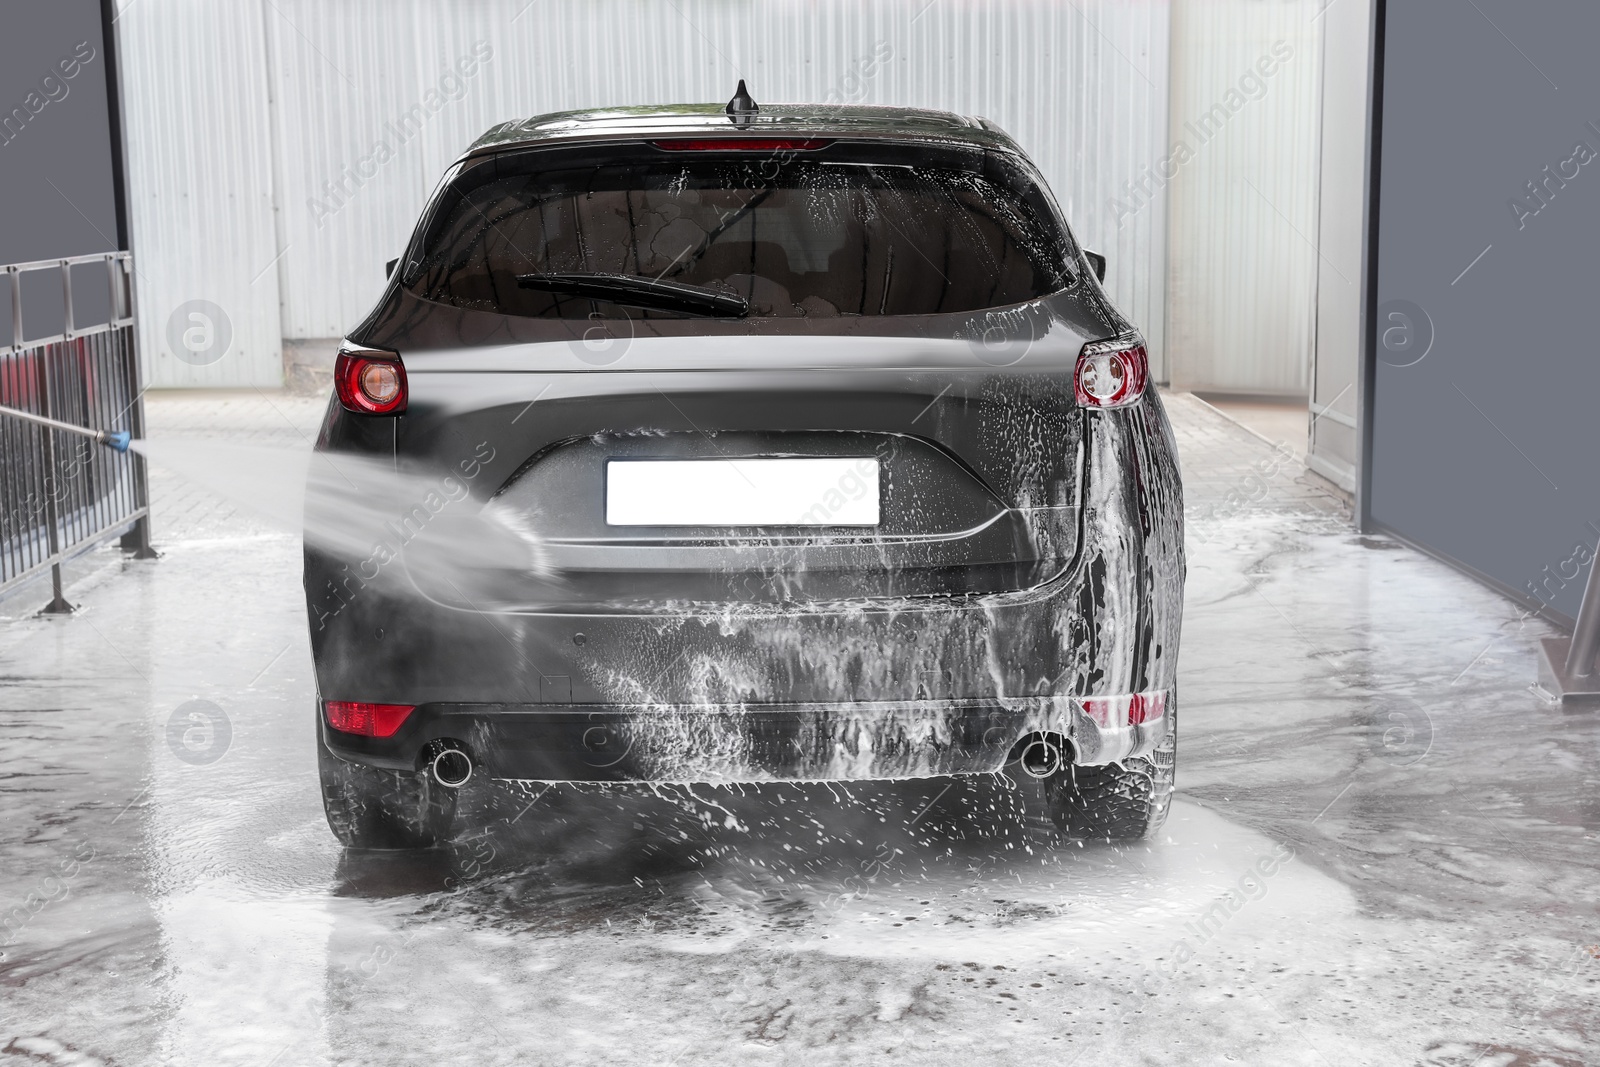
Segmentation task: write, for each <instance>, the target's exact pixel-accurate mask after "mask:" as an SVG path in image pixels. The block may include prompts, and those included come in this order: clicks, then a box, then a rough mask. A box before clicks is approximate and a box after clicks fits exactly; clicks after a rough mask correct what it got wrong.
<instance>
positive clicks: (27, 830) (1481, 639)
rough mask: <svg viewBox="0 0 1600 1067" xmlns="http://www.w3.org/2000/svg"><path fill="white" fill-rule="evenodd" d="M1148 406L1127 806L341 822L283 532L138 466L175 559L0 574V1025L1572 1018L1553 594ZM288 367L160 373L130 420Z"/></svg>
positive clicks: (935, 1046)
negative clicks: (345, 833)
mask: <svg viewBox="0 0 1600 1067" xmlns="http://www.w3.org/2000/svg"><path fill="white" fill-rule="evenodd" d="M1169 410H1170V411H1171V413H1172V416H1173V420H1174V423H1175V425H1176V427H1177V430H1178V434H1179V441H1180V449H1181V453H1182V456H1183V462H1184V468H1185V478H1186V488H1187V494H1188V510H1189V539H1190V540H1189V546H1190V570H1189V588H1188V608H1187V616H1186V620H1185V631H1184V648H1183V658H1182V681H1181V696H1182V708H1183V719H1182V723H1183V733H1182V744H1181V746H1180V757H1179V764H1178V789H1179V792H1178V799H1177V801H1176V802H1175V804H1174V809H1173V815H1172V818H1171V820H1170V821H1169V823H1168V824H1167V827H1166V829H1165V831H1164V832H1163V833H1162V834H1161V836H1160V838H1159V839H1158V840H1156V841H1151V842H1148V843H1140V844H1139V845H1137V846H1134V847H1125V848H1111V847H1103V846H1102V847H1096V846H1086V847H1082V848H1079V847H1068V848H1064V849H1063V848H1055V847H1052V846H1051V845H1050V844H1049V843H1048V841H1047V840H1046V839H1045V838H1044V836H1043V835H1041V834H1040V833H1038V831H1037V829H1036V828H1035V827H1034V826H1033V825H1032V824H1031V823H1030V822H1028V821H1027V819H1026V818H1024V817H1022V816H1023V815H1025V814H1026V812H1025V811H1021V809H1022V808H1023V807H1024V806H1025V805H1023V803H1022V802H1021V801H1019V800H1018V794H1017V793H1016V792H1015V791H1013V790H1011V789H1009V788H1007V786H1006V785H1005V783H1003V782H964V783H952V782H949V781H928V782H919V783H911V784H906V785H898V786H876V787H852V788H850V789H833V790H828V789H817V788H805V787H798V786H796V787H788V788H777V787H772V788H764V789H761V790H746V791H743V792H742V793H741V792H739V791H730V790H710V789H700V790H694V791H690V790H686V789H662V790H659V791H656V792H653V793H652V792H650V791H631V792H622V791H618V792H601V791H596V790H578V789H570V788H563V789H550V790H533V791H530V792H527V793H525V794H508V795H507V796H506V797H505V798H504V802H505V810H504V812H503V815H504V818H503V819H502V820H501V822H500V823H499V824H498V825H495V826H491V827H490V828H488V830H487V831H486V832H485V833H483V834H481V835H479V836H476V837H474V838H473V839H471V840H468V841H464V842H462V843H460V844H459V845H458V846H456V847H455V848H453V849H450V850H445V851H437V852H432V853H424V854H418V855H409V856H407V855H375V854H366V855H362V854H344V853H342V852H341V850H340V849H339V848H338V847H337V846H336V844H335V843H334V841H333V839H332V837H331V836H330V835H329V834H328V831H327V828H326V826H325V825H324V823H323V817H322V812H321V808H320V803H319V800H318V795H317V789H316V774H315V766H314V747H313V746H314V737H313V732H312V730H313V718H312V715H313V712H312V706H313V705H312V699H313V696H312V694H313V690H312V683H311V672H310V660H309V654H308V651H307V643H306V633H305V619H304V609H303V604H302V602H301V599H300V590H299V560H298V545H297V542H296V540H295V538H294V537H293V536H292V535H290V534H287V533H283V532H279V531H277V530H274V529H272V528H271V527H270V526H267V525H265V524H263V523H262V522H260V521H258V520H256V519H254V518H251V517H250V516H249V515H248V514H247V513H246V512H245V511H244V510H243V509H241V508H238V507H236V506H235V505H232V504H228V503H223V502H219V501H218V499H217V498H216V497H214V496H212V495H211V494H209V493H207V492H205V491H202V490H199V489H196V488H194V487H192V486H189V485H186V484H184V483H182V482H180V481H178V480H176V479H175V478H173V477H172V476H170V475H167V474H164V473H160V472H158V473H157V474H156V475H155V476H154V477H153V492H154V497H155V505H156V537H157V541H158V544H159V545H160V547H161V548H162V550H163V551H164V553H165V555H164V558H162V559H161V560H159V561H156V562H153V563H124V562H122V561H121V559H120V557H118V556H117V555H116V554H115V553H113V552H110V551H107V552H102V553H97V554H95V555H94V556H91V557H89V558H88V559H86V560H85V561H83V562H81V563H80V564H79V565H78V566H77V567H75V568H74V571H73V576H74V584H73V587H72V589H71V591H70V592H71V598H72V599H73V600H74V601H76V602H78V603H80V604H81V605H82V610H81V612H80V613H79V614H77V615H75V616H73V617H72V618H69V619H64V620H54V621H46V620H40V619H34V618H31V617H29V616H28V614H27V612H28V611H30V610H32V609H33V608H34V607H36V606H37V603H34V602H30V601H29V598H30V596H32V594H27V595H24V596H21V597H16V598H12V599H11V600H9V601H5V602H0V613H9V614H8V617H7V620H6V621H3V622H0V796H3V798H4V799H3V808H0V810H3V812H4V815H5V816H6V817H5V819H4V821H3V823H0V905H3V908H4V915H3V916H0V922H4V923H6V924H7V925H5V926H0V946H3V951H4V957H3V959H0V988H3V990H4V992H3V995H0V1062H3V1063H10V1062H12V1061H13V1059H14V1060H15V1062H17V1063H19V1064H21V1063H45V1064H57V1065H64V1064H156V1063H171V1064H184V1065H187V1064H199V1063H204V1064H207V1065H223V1064H254V1065H267V1064H271V1065H274V1067H288V1065H293V1064H323V1063H351V1064H369V1063H370V1064H375V1065H385V1067H392V1065H400V1064H418V1065H422V1064H428V1065H433V1064H438V1063H441V1062H443V1063H474V1064H477V1063H484V1064H495V1063H518V1064H528V1063H538V1064H569V1063H570V1064H594V1063H599V1062H606V1061H610V1060H615V1059H623V1060H625V1061H626V1062H630V1063H632V1062H637V1063H651V1064H654V1063H683V1064H689V1063H695V1064H698V1063H727V1064H750V1063H789V1062H795V1063H799V1062H806V1063H810V1062H827V1063H855V1062H866V1061H875V1062H876V1061H882V1060H894V1061H900V1062H906V1063H913V1064H919V1063H963V1064H965V1063H970V1062H974V1061H975V1060H976V1061H978V1062H1002V1063H1034V1062H1037V1063H1048V1064H1052V1065H1058V1067H1067V1065H1071V1064H1075V1063H1076V1064H1084V1065H1088V1064H1182V1065H1185V1067H1189V1065H1194V1064H1213V1063H1216V1064H1221V1063H1243V1064H1274V1065H1285V1064H1308V1065H1309V1064H1316V1065H1339V1067H1344V1065H1347V1064H1372V1065H1393V1064H1429V1065H1434V1067H1447V1065H1448V1067H1474V1065H1476V1067H1490V1065H1494V1067H1509V1065H1518V1067H1533V1065H1536V1064H1552V1065H1564V1067H1570V1065H1577V1064H1584V1063H1597V1062H1600V1002H1597V1000H1596V985H1597V982H1596V980H1597V979H1600V947H1597V946H1596V944H1595V942H1597V941H1600V933H1597V930H1596V910H1597V908H1596V904H1597V894H1596V892H1595V890H1594V884H1595V881H1596V879H1595V862H1594V857H1595V852H1596V835H1597V833H1600V795H1597V792H1596V784H1597V783H1596V777H1597V775H1596V771H1595V767H1596V757H1597V748H1600V724H1597V720H1596V718H1595V717H1593V716H1591V715H1574V714H1563V713H1562V712H1560V711H1559V710H1556V709H1554V708H1551V707H1549V706H1547V705H1545V704H1543V703H1541V702H1540V701H1539V700H1538V699H1537V698H1536V696H1535V695H1534V694H1533V693H1532V692H1530V690H1529V684H1530V683H1531V682H1532V681H1533V678H1534V642H1535V640H1536V639H1537V638H1538V637H1539V636H1540V635H1541V634H1543V633H1545V632H1546V630H1545V629H1544V627H1543V626H1542V625H1541V624H1540V623H1538V622H1537V621H1536V620H1528V619H1524V618H1522V617H1521V615H1520V613H1519V612H1518V610H1517V609H1515V608H1514V607H1513V606H1511V605H1510V604H1508V603H1507V602H1505V601H1504V600H1502V599H1500V598H1498V597H1496V596H1494V595H1492V594H1490V593H1488V592H1486V591H1484V590H1483V589H1481V588H1479V587H1478V586H1476V585H1474V584H1473V583H1471V582H1470V581H1468V580H1466V579H1464V578H1462V577H1460V576H1458V575H1456V574H1455V573H1453V572H1451V571H1449V570H1447V569H1445V568H1444V567H1442V566H1441V565H1439V564H1437V563H1435V562H1433V561H1432V560H1429V559H1426V558H1424V557H1422V556H1420V555H1418V554H1416V553H1414V552H1412V551H1410V550H1408V549H1406V548H1404V547H1402V546H1400V545H1397V544H1393V543H1390V542H1387V541H1384V540H1381V539H1376V538H1365V537H1360V536H1357V535H1355V534H1353V533H1352V532H1351V530H1350V527H1349V524H1348V518H1347V516H1346V515H1345V514H1344V513H1343V511H1342V505H1341V504H1340V502H1339V501H1338V500H1336V499H1335V498H1334V497H1332V496H1330V495H1328V494H1326V493H1325V492H1323V491H1321V490H1320V489H1318V488H1317V486H1316V485H1315V484H1314V483H1313V482H1312V480H1310V479H1308V478H1306V477H1304V476H1303V475H1300V474H1299V473H1298V470H1297V468H1296V467H1295V465H1294V464H1292V463H1291V462H1288V461H1284V460H1282V459H1279V458H1276V457H1275V454H1274V452H1273V451H1272V450H1271V449H1270V448H1269V447H1268V446H1267V445H1266V444H1265V443H1264V442H1262V441H1261V440H1260V439H1259V438H1258V437H1256V436H1254V435H1252V434H1250V433H1248V432H1245V431H1244V430H1242V429H1241V428H1240V427H1239V426H1237V425H1235V424H1233V423H1231V422H1229V421H1227V420H1225V419H1223V418H1221V417H1219V416H1218V415H1217V414H1216V413H1215V412H1213V411H1210V410H1209V409H1207V408H1206V407H1204V406H1203V405H1201V404H1199V403H1197V402H1195V401H1194V400H1193V399H1192V398H1187V397H1183V396H1175V397H1172V398H1171V401H1170V406H1169ZM319 412H320V405H319V404H317V403H315V402H307V401H303V400H296V399H292V398H285V397H278V396H272V397H256V396H251V397H229V398H218V397H210V398H171V397H158V398H154V399H152V400H151V402H150V423H151V434H152V435H153V436H159V435H170V434H174V433H180V432H181V433H186V434H190V435H195V434H199V435H212V436H221V435H222V434H223V433H224V432H225V431H226V432H227V433H228V434H229V435H230V437H231V438H233V439H237V438H238V437H240V436H243V437H245V438H247V439H249V440H252V441H254V442H255V443H259V444H268V445H271V444H280V445H283V446H285V447H304V446H305V444H306V442H307V439H308V435H310V434H311V433H313V432H314V428H315V425H316V422H317V417H318V414H319ZM32 600H33V601H37V600H38V598H37V597H36V596H32ZM195 700H204V701H209V702H211V704H214V705H215V706H216V707H217V708H219V709H221V714H222V715H225V720H223V719H217V720H216V721H215V722H214V723H213V724H212V725H211V726H210V727H209V728H207V727H204V726H203V725H201V723H200V721H198V720H190V719H188V718H186V716H187V715H188V714H189V711H191V710H193V706H192V705H189V702H191V701H195ZM186 705H188V706H189V707H188V710H180V709H184V708H185V706H186ZM211 714H212V715H213V716H215V715H216V713H215V712H213V713H211ZM224 723H225V726H224ZM996 812H998V813H999V814H1000V816H1001V818H999V819H995V818H993V816H994V815H995V813H996ZM1019 812H1021V814H1019ZM996 826H999V827H1001V829H998V830H997V829H995V827H996Z"/></svg>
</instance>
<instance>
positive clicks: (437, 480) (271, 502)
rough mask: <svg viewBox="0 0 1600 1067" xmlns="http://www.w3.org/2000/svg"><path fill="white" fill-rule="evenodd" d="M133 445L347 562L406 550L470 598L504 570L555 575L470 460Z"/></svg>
mask: <svg viewBox="0 0 1600 1067" xmlns="http://www.w3.org/2000/svg"><path fill="white" fill-rule="evenodd" d="M131 448H132V450H133V451H136V452H138V453H139V454H140V455H143V456H144V457H146V459H148V460H149V461H150V462H151V463H155V464H158V465H160V466H162V467H165V468H166V469H168V470H171V471H172V472H174V473H176V474H178V475H181V476H182V477H184V478H186V479H187V480H189V481H191V482H193V483H195V484H197V485H199V486H201V487H203V488H205V489H208V490H210V491H211V492H213V493H216V494H217V495H219V496H221V497H223V498H225V499H226V500H229V501H230V502H232V503H234V504H237V505H239V506H240V507H242V508H245V509H247V510H249V511H250V512H252V513H253V514H255V515H257V516H259V517H260V518H261V519H263V520H265V521H266V522H268V523H270V524H271V525H273V526H275V527H277V528H278V529H281V530H283V531H285V532H287V533H291V534H295V535H298V536H301V537H303V538H304V539H305V543H306V544H307V545H309V546H311V547H314V548H317V549H320V550H323V551H326V552H328V553H330V554H332V555H334V556H337V557H339V558H342V559H354V560H376V561H377V564H378V565H380V566H381V565H383V564H386V563H387V562H388V561H389V560H391V559H393V558H395V557H396V556H399V555H400V554H401V553H402V551H403V553H404V558H405V566H406V568H407V569H408V570H409V571H411V572H412V573H413V574H414V575H418V576H426V577H427V578H429V579H430V580H432V581H434V582H437V583H439V584H441V585H442V584H449V585H454V586H456V587H458V588H459V589H461V590H462V592H463V593H464V594H465V595H467V596H473V595H475V594H476V595H487V594H488V593H490V592H492V591H493V589H494V588H495V587H496V586H497V585H498V583H499V582H500V581H501V576H503V575H504V574H505V573H507V572H511V573H516V574H522V575H529V574H532V575H538V576H547V575H549V573H550V568H549V567H548V565H547V563H546V559H545V552H544V550H543V547H542V543H541V542H540V541H539V539H538V538H537V536H535V535H534V534H533V533H532V532H531V531H529V530H528V529H527V528H526V526H525V522H524V517H523V516H521V515H518V514H516V513H514V512H511V511H510V510H508V509H504V508H501V507H499V506H497V505H496V504H494V503H490V504H489V505H487V506H485V505H483V504H481V503H479V502H478V501H477V500H475V499H473V498H472V497H471V495H470V490H469V483H470V482H471V481H472V478H473V477H475V476H476V473H477V472H476V469H475V467H468V466H467V465H466V464H463V472H462V473H456V472H455V471H423V470H412V471H407V470H396V469H395V467H394V463H393V461H392V460H379V459H372V458H367V457H359V456H347V455H337V456H336V455H330V454H328V453H323V452H311V451H309V450H305V449H285V448H264V447H259V446H251V445H235V444H225V443H220V442H217V441H216V440H214V439H185V438H159V439H154V440H149V439H147V440H140V441H134V442H133V443H132V445H131ZM468 470H471V471H472V472H473V473H470V474H469V473H467V471H468Z"/></svg>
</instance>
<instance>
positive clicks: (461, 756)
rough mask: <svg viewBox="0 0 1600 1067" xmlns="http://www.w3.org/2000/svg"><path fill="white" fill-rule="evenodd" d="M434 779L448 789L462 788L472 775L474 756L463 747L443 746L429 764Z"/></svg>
mask: <svg viewBox="0 0 1600 1067" xmlns="http://www.w3.org/2000/svg"><path fill="white" fill-rule="evenodd" d="M428 769H429V770H430V771H431V772H432V774H433V780H434V781H436V782H438V783H439V784H440V785H442V786H444V787H445V788H446V789H460V788H461V787H462V786H464V785H466V784H467V781H468V779H470V778H471V777H472V757H471V756H469V755H467V753H466V752H465V751H464V750H463V749H459V748H441V749H440V750H439V751H438V753H437V754H435V755H434V757H433V759H432V760H431V761H430V762H429V764H428Z"/></svg>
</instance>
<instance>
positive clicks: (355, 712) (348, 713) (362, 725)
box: [322, 700, 417, 737]
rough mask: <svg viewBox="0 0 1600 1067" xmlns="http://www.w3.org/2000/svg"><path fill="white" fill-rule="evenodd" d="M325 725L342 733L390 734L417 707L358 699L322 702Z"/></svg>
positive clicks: (380, 735) (371, 735)
mask: <svg viewBox="0 0 1600 1067" xmlns="http://www.w3.org/2000/svg"><path fill="white" fill-rule="evenodd" d="M322 706H323V709H324V710H325V711H326V712H327V715H328V725H329V726H331V727H333V728H334V729H335V730H338V731H339V732H340V733H344V734H359V735H360V736H362V737H393V736H394V733H395V731H396V730H398V729H400V727H401V726H403V725H405V721H406V720H407V719H408V718H410V717H411V713H412V712H413V711H415V710H417V709H416V705H414V704H367V703H364V702H363V701H359V700H328V701H324V702H323V705H322Z"/></svg>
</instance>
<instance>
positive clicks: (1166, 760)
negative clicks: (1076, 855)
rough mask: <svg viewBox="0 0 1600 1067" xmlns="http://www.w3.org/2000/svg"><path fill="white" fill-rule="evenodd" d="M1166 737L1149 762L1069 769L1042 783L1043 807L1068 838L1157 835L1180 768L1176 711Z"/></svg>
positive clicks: (1118, 838) (1115, 838)
mask: <svg viewBox="0 0 1600 1067" xmlns="http://www.w3.org/2000/svg"><path fill="white" fill-rule="evenodd" d="M1168 714H1169V715H1171V716H1172V719H1171V720H1170V721H1169V722H1168V724H1167V725H1168V728H1167V736H1166V738H1165V739H1163V740H1162V742H1161V744H1160V745H1158V746H1157V747H1156V750H1155V751H1154V752H1152V753H1151V754H1150V758H1149V759H1144V758H1142V757H1141V758H1136V759H1130V760H1125V761H1123V763H1121V764H1116V763H1108V764H1106V765H1104V766H1101V767H1078V766H1071V765H1069V766H1067V767H1066V768H1064V769H1063V770H1061V771H1060V772H1058V773H1056V774H1053V775H1051V776H1050V777H1049V778H1046V779H1044V797H1045V806H1046V808H1047V810H1048V811H1049V813H1050V818H1051V821H1053V822H1054V823H1055V824H1056V828H1057V829H1058V830H1060V831H1061V832H1062V833H1063V834H1065V835H1066V836H1068V837H1071V838H1076V839H1080V840H1091V841H1129V840H1133V839H1135V838H1140V837H1148V836H1152V835H1154V834H1155V833H1156V832H1157V831H1159V830H1160V829H1161V825H1162V823H1164V822H1166V821H1167V811H1168V809H1169V808H1170V807H1171V806H1172V787H1173V778H1174V774H1175V772H1176V770H1177V763H1178V721H1177V713H1176V709H1171V708H1169V709H1168Z"/></svg>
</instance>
